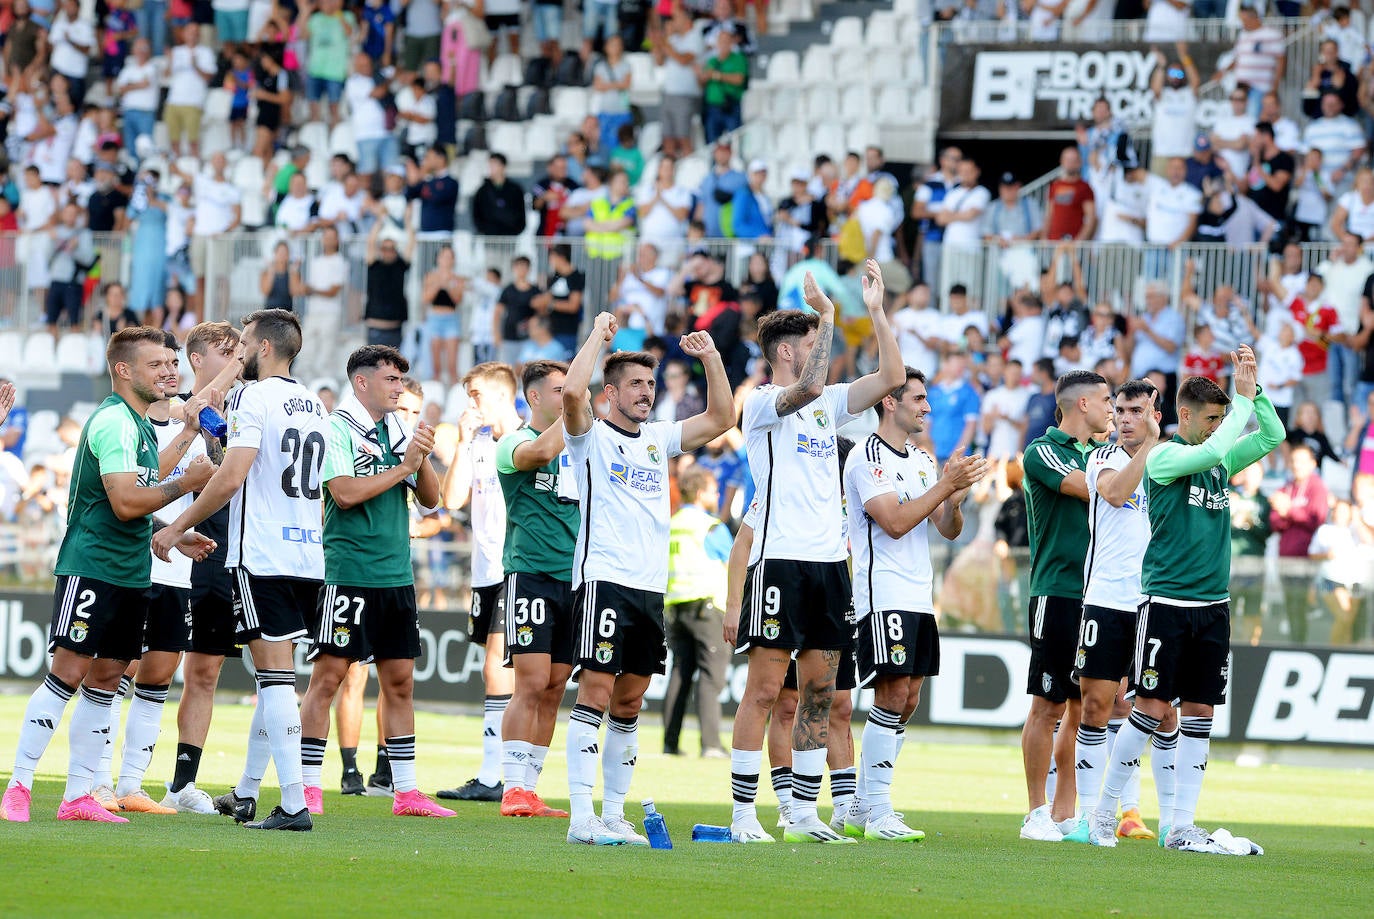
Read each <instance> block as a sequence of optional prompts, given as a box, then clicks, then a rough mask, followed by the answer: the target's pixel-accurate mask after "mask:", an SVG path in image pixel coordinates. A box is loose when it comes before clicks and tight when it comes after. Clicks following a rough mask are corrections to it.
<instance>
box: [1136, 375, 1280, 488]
mask: <svg viewBox="0 0 1374 919" xmlns="http://www.w3.org/2000/svg"><path fill="white" fill-rule="evenodd" d="M1266 401H1268V400H1266ZM1254 413H1255V404H1254V403H1253V402H1251V401H1250V400H1249V399H1248V398H1246V397H1245V396H1239V395H1238V396H1236V397H1235V398H1234V399H1233V400H1231V412H1230V414H1228V415H1227V416H1226V418H1225V420H1223V421H1222V422H1221V424H1220V425H1218V426H1217V429H1216V431H1214V432H1213V433H1212V436H1211V437H1209V438H1207V439H1206V440H1205V441H1203V442H1202V443H1200V444H1180V443H1176V442H1174V441H1170V442H1168V443H1163V444H1160V445H1159V446H1158V447H1155V448H1154V449H1153V450H1151V451H1150V458H1149V459H1148V460H1146V461H1145V474H1146V475H1148V476H1149V477H1150V478H1151V479H1153V480H1154V481H1156V482H1158V483H1160V484H1161V485H1168V484H1169V483H1170V482H1172V481H1174V480H1175V479H1181V478H1183V477H1184V476H1186V475H1193V474H1194V473H1197V472H1206V471H1207V470H1208V469H1211V468H1212V467H1213V466H1215V465H1217V464H1218V463H1221V462H1224V461H1225V460H1226V458H1227V456H1228V454H1229V453H1230V452H1231V449H1232V448H1233V447H1235V446H1236V441H1237V440H1239V439H1240V435H1241V432H1242V431H1244V430H1245V426H1246V425H1247V424H1249V423H1250V416H1251V415H1253V414H1254Z"/></svg>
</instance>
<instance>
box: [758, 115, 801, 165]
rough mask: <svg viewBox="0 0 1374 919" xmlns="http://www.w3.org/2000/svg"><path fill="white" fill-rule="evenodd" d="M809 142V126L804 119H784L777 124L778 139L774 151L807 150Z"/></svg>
mask: <svg viewBox="0 0 1374 919" xmlns="http://www.w3.org/2000/svg"><path fill="white" fill-rule="evenodd" d="M810 144H811V126H810V125H809V124H807V123H806V122H805V121H801V120H799V119H793V120H791V121H784V122H783V123H782V124H781V125H779V126H778V140H777V146H776V147H774V152H776V151H779V150H789V151H790V150H807V149H809V147H810ZM765 159H767V157H765Z"/></svg>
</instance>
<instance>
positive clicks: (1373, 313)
mask: <svg viewBox="0 0 1374 919" xmlns="http://www.w3.org/2000/svg"><path fill="white" fill-rule="evenodd" d="M1371 287H1374V277H1371V280H1369V281H1366V282H1365V295H1364V296H1365V299H1364V302H1363V305H1362V307H1361V310H1360V330H1359V331H1358V332H1357V333H1355V334H1354V335H1353V336H1351V340H1350V344H1351V346H1352V347H1353V348H1355V350H1356V351H1363V352H1364V363H1363V365H1362V367H1361V369H1360V381H1359V382H1358V383H1356V384H1355V406H1353V407H1352V408H1351V411H1352V412H1354V410H1355V408H1356V407H1358V406H1361V405H1363V404H1364V403H1365V402H1366V401H1367V398H1368V396H1369V394H1370V393H1371V392H1374V306H1370V304H1371V303H1374V296H1371V294H1370V288H1371ZM1371 417H1374V413H1371ZM1371 471H1374V470H1371Z"/></svg>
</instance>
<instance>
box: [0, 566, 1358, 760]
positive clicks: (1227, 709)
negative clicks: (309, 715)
mask: <svg viewBox="0 0 1374 919" xmlns="http://www.w3.org/2000/svg"><path fill="white" fill-rule="evenodd" d="M51 613H52V597H51V595H50V594H44V593H37V592H19V591H9V592H4V593H0V680H19V681H25V682H32V683H35V684H36V683H37V681H38V679H39V678H40V677H41V675H42V674H43V673H44V671H45V668H46V667H47V654H46V652H45V647H46V636H47V628H48V622H49V620H50V618H51ZM466 625H467V617H466V616H465V615H459V614H455V613H447V612H435V611H421V613H420V630H421V639H422V640H421V646H422V648H423V649H424V656H423V657H421V658H420V660H418V661H416V662H415V698H416V700H417V701H418V702H420V703H422V704H423V703H426V702H430V703H439V704H466V705H470V706H473V707H474V708H476V707H479V706H480V705H481V704H482V660H483V649H482V648H480V647H475V646H473V645H472V644H471V643H470V642H469V641H468V640H467V635H466V633H465V631H464V630H465V628H466ZM1232 654H1233V660H1232V667H1231V686H1230V692H1229V703H1228V704H1226V705H1220V706H1217V710H1216V715H1215V718H1214V722H1213V732H1212V736H1213V737H1215V738H1217V739H1218V740H1230V741H1236V742H1240V741H1245V742H1253V743H1304V744H1330V745H1338V746H1348V747H1365V748H1371V747H1374V648H1369V647H1365V648H1352V649H1333V648H1297V647H1258V648H1256V647H1250V646H1249V645H1241V646H1237V647H1235V648H1234V649H1233V651H1232ZM1029 663H1030V646H1029V644H1028V643H1027V642H1026V640H1025V639H1023V638H1020V637H1015V636H1007V635H962V634H960V635H948V636H945V637H943V638H942V639H941V641H940V675H939V676H938V677H933V678H931V679H930V680H929V681H928V682H927V683H926V689H925V691H924V692H922V693H921V705H920V707H919V708H918V709H917V710H916V716H915V721H916V723H917V724H922V725H934V726H937V727H969V728H985V729H999V730H1000V729H1019V728H1020V727H1021V725H1022V724H1023V723H1024V722H1025V719H1026V711H1027V709H1028V708H1029V697H1028V696H1027V695H1026V692H1025V685H1026V669H1027V666H1028V665H1029ZM296 670H297V673H299V674H300V675H301V676H302V681H301V682H300V684H299V685H300V686H301V687H302V688H303V687H304V685H305V682H304V679H305V678H306V677H307V676H308V674H309V672H310V665H309V664H307V663H306V662H305V648H304V647H303V646H298V649H297V654H296ZM744 678H745V669H744V662H743V660H742V659H738V658H737V659H736V660H735V662H734V665H733V666H732V667H731V669H730V675H729V680H728V682H727V685H726V689H725V693H724V696H723V698H722V704H723V707H724V709H725V711H726V712H727V713H733V712H734V709H735V704H736V702H737V701H738V700H739V698H740V697H741V696H742V695H743V693H744ZM179 681H180V674H178V682H179ZM665 686H666V680H665V679H664V678H663V677H655V678H654V681H653V683H652V684H651V685H650V688H649V692H648V693H647V694H646V698H647V700H648V701H649V711H651V712H654V713H655V714H657V713H658V712H659V711H661V707H660V706H659V705H658V704H657V703H659V702H660V701H661V700H662V698H663V690H664V687H665ZM220 689H221V691H223V692H226V693H243V694H245V695H248V694H251V693H252V692H254V686H253V680H252V678H251V677H250V676H249V674H248V671H247V669H246V668H245V667H244V666H243V665H242V663H240V662H239V661H236V660H229V661H226V662H225V665H224V674H223V677H222V678H221V680H220ZM572 699H573V693H572V692H571V691H570V692H569V693H568V695H567V697H566V702H567V704H569V705H571V703H572ZM872 701H873V693H872V691H871V690H865V691H860V692H859V694H858V696H857V697H856V704H855V710H856V711H859V712H866V711H867V710H868V708H869V707H870V706H871V704H872ZM859 717H862V716H859Z"/></svg>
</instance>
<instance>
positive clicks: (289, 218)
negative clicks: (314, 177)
mask: <svg viewBox="0 0 1374 919" xmlns="http://www.w3.org/2000/svg"><path fill="white" fill-rule="evenodd" d="M318 210H319V205H318V204H317V203H316V201H315V196H314V195H312V194H311V193H310V186H309V184H307V183H306V180H305V173H303V172H298V173H296V174H295V175H293V176H291V181H290V188H289V190H288V192H287V195H286V197H285V198H283V199H282V201H281V204H279V205H277V219H276V226H277V229H279V230H285V231H286V232H287V233H288V234H289V235H291V236H293V237H297V236H304V235H305V234H306V233H309V232H311V231H312V230H314V229H316V223H315V214H316V212H317V211H318Z"/></svg>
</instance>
